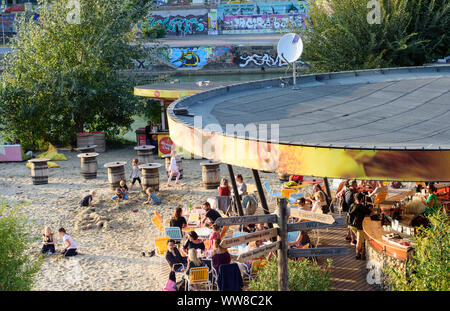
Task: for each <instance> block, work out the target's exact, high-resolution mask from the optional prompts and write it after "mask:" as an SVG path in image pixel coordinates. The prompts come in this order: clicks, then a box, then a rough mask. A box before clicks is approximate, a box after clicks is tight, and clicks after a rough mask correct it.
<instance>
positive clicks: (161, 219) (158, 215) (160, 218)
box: [155, 210, 170, 224]
mask: <svg viewBox="0 0 450 311" xmlns="http://www.w3.org/2000/svg"><path fill="white" fill-rule="evenodd" d="M155 216H156V217H158V218H159V220H160V221H161V223H162V224H164V219H163V218H162V216H161V214H160V213H159V212H158V211H157V210H155ZM166 223H167V224H169V223H170V220H167V221H166Z"/></svg>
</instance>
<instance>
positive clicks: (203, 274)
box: [186, 267, 212, 291]
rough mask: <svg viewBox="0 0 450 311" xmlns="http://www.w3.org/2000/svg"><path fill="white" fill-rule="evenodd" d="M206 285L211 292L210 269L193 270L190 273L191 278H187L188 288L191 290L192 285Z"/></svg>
mask: <svg viewBox="0 0 450 311" xmlns="http://www.w3.org/2000/svg"><path fill="white" fill-rule="evenodd" d="M201 284H206V285H207V286H208V290H211V286H212V284H211V282H210V281H209V269H208V267H199V268H192V269H191V270H190V271H189V277H187V278H186V288H187V290H188V291H189V290H191V287H192V285H201Z"/></svg>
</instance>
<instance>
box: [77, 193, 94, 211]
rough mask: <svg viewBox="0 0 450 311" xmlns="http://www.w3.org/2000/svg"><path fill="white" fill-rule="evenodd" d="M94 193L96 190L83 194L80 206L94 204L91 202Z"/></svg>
mask: <svg viewBox="0 0 450 311" xmlns="http://www.w3.org/2000/svg"><path fill="white" fill-rule="evenodd" d="M95 195H96V192H95V191H91V192H89V194H88V195H87V196H85V197H84V198H83V200H81V202H80V206H81V207H85V206H93V205H94V204H92V200H93V199H94V197H95Z"/></svg>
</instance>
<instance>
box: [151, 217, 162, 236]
mask: <svg viewBox="0 0 450 311" xmlns="http://www.w3.org/2000/svg"><path fill="white" fill-rule="evenodd" d="M152 223H153V224H154V225H155V226H156V228H157V229H158V230H159V232H160V233H163V232H164V225H163V223H162V221H161V220H160V218H159V217H158V216H153V218H152Z"/></svg>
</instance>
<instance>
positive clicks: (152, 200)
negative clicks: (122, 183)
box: [144, 187, 161, 205]
mask: <svg viewBox="0 0 450 311" xmlns="http://www.w3.org/2000/svg"><path fill="white" fill-rule="evenodd" d="M145 192H146V193H147V195H148V197H147V201H145V202H144V204H153V205H160V204H161V199H160V198H159V197H158V196H157V195H156V193H155V192H154V191H153V188H152V187H148V188H147V190H145Z"/></svg>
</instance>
